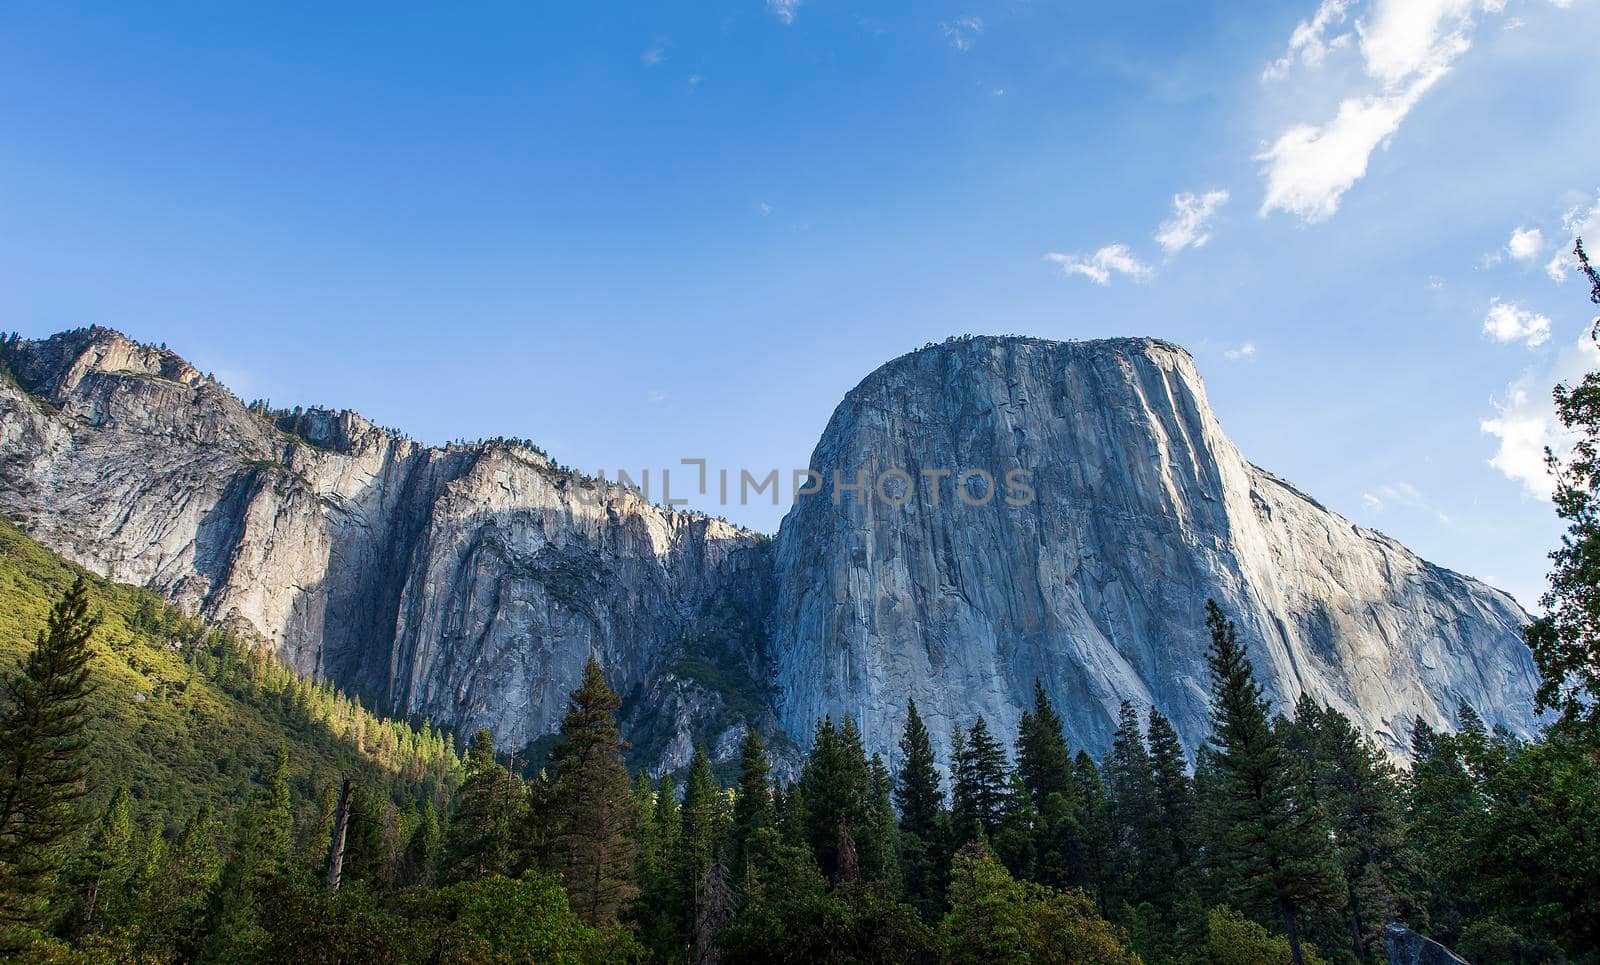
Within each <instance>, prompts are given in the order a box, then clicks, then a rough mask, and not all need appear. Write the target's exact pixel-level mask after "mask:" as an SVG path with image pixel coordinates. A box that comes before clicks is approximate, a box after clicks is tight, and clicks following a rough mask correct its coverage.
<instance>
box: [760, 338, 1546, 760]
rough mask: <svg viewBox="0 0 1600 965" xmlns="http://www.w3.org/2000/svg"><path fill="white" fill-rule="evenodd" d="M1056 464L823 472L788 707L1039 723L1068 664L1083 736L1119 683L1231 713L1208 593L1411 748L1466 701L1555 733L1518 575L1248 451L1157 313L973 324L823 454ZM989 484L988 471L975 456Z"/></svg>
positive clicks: (1076, 733) (1292, 672)
mask: <svg viewBox="0 0 1600 965" xmlns="http://www.w3.org/2000/svg"><path fill="white" fill-rule="evenodd" d="M891 466H893V467H902V468H904V469H906V470H908V471H909V473H910V474H911V475H912V476H913V477H915V478H921V472H922V470H924V469H942V470H950V471H951V472H952V473H953V474H954V473H959V472H961V471H963V470H967V469H983V470H986V471H989V472H991V473H992V474H993V475H994V476H995V477H996V479H1000V478H1001V477H1002V476H1003V474H1004V473H1005V472H1006V471H1007V470H1009V469H1012V468H1017V467H1020V468H1023V469H1025V470H1028V471H1029V472H1031V474H1032V476H1031V485H1032V487H1033V489H1034V490H1035V492H1036V498H1035V499H1033V500H1032V501H1031V502H1029V503H1028V504H1026V505H1018V506H1013V505H1007V504H1006V501H1005V500H1004V499H1003V498H995V499H994V500H992V501H991V502H990V503H989V504H988V505H984V506H970V505H965V504H963V503H962V502H961V501H960V500H958V499H956V498H955V494H954V482H953V480H954V475H952V476H951V477H950V478H949V479H947V480H945V482H944V487H943V491H942V501H940V502H939V503H938V505H935V504H934V499H935V495H936V494H935V492H934V489H933V487H931V486H918V487H916V489H915V493H914V498H913V500H912V501H911V502H910V503H908V504H907V505H906V506H904V507H899V508H897V507H895V506H892V505H889V504H888V503H886V502H884V501H882V500H873V501H872V502H871V503H870V504H869V503H865V502H863V501H862V500H859V499H851V498H849V497H848V496H846V497H845V498H844V499H842V500H841V504H840V505H834V503H833V502H832V501H831V500H828V499H820V498H819V499H811V500H802V501H801V502H800V503H799V504H798V505H797V506H796V508H795V509H794V511H792V512H791V513H790V514H789V516H788V517H786V518H785V520H784V523H783V528H782V532H781V533H780V535H779V538H778V547H779V548H778V556H777V562H776V579H777V583H778V598H777V603H776V609H775V618H774V622H773V625H774V627H775V634H774V638H773V642H772V647H773V652H774V654H775V655H776V661H777V679H778V683H779V686H780V689H781V692H782V694H783V696H782V698H781V701H780V703H781V707H782V716H783V720H784V723H785V725H786V726H787V727H788V728H789V729H790V730H792V731H799V730H801V729H803V728H804V727H806V726H807V725H808V722H810V721H812V720H814V719H816V718H817V717H819V716H821V715H823V714H834V715H838V714H842V713H849V714H852V715H854V716H856V717H857V718H858V719H860V720H861V721H862V723H863V728H864V730H865V733H866V735H867V738H868V742H869V744H870V745H872V746H873V747H874V748H876V749H879V750H888V749H889V748H892V747H893V745H894V742H895V741H896V740H897V739H898V736H899V722H900V720H901V717H902V715H903V713H904V706H905V701H906V698H907V697H908V696H909V697H914V698H915V699H916V701H917V705H918V708H919V709H920V710H921V712H922V714H923V716H924V717H926V718H928V719H929V720H930V727H931V728H932V729H933V731H934V733H935V734H936V735H938V737H939V738H940V739H941V740H943V739H944V738H945V736H946V735H948V733H949V728H950V726H951V725H952V724H954V723H956V722H957V721H964V722H970V720H971V718H972V715H973V714H975V713H982V714H984V715H985V716H987V717H988V718H989V722H990V724H991V726H998V728H999V729H1000V730H1001V731H1002V732H1007V733H1010V732H1014V730H1015V727H1016V725H1017V722H1018V718H1019V716H1020V714H1021V712H1022V711H1023V710H1024V709H1026V708H1027V707H1030V706H1031V705H1032V700H1033V682H1034V679H1035V678H1038V679H1040V680H1042V681H1043V683H1044V685H1045V688H1046V690H1047V691H1048V692H1049V693H1050V695H1051V697H1052V698H1053V699H1054V701H1055V704H1056V706H1057V707H1058V708H1059V709H1060V710H1061V712H1062V714H1063V716H1064V718H1065V721H1066V726H1067V728H1068V730H1069V735H1068V736H1069V737H1070V738H1071V739H1072V741H1073V743H1074V744H1075V745H1076V746H1080V747H1089V748H1105V747H1107V746H1109V743H1110V736H1111V732H1112V730H1114V729H1115V726H1116V717H1117V706H1118V704H1119V702H1120V701H1121V700H1123V699H1129V700H1132V701H1134V702H1135V703H1136V704H1138V705H1141V706H1151V705H1154V706H1158V707H1160V708H1161V709H1162V711H1163V712H1164V713H1166V714H1167V715H1168V716H1170V717H1171V718H1172V719H1173V722H1174V724H1175V726H1176V727H1177V729H1178V731H1179V733H1180V735H1181V736H1182V737H1183V739H1184V742H1185V743H1186V744H1187V745H1188V746H1189V747H1191V748H1193V747H1195V746H1197V745H1198V743H1199V742H1200V741H1202V740H1203V739H1204V737H1205V735H1206V734H1207V732H1208V719H1207V707H1206V702H1207V690H1208V686H1209V684H1208V680H1207V675H1206V666H1205V660H1204V657H1205V652H1206V645H1207V641H1206V638H1205V635H1204V626H1203V611H1204V605H1205V601H1206V599H1207V598H1215V599H1217V600H1218V602H1219V603H1221V604H1222V606H1223V607H1224V609H1225V610H1227V611H1228V612H1229V613H1230V614H1231V615H1233V616H1234V618H1235V619H1236V620H1237V621H1238V623H1239V625H1240V629H1241V632H1242V633H1243V634H1244V636H1245V638H1246V640H1248V641H1249V645H1250V648H1251V656H1252V658H1253V660H1254V662H1255V665H1256V669H1257V673H1258V675H1259V676H1260V677H1261V678H1262V680H1263V682H1264V684H1265V685H1266V687H1267V690H1268V694H1269V696H1270V697H1272V698H1273V699H1274V700H1275V701H1276V702H1277V703H1278V704H1279V706H1283V707H1286V706H1287V705H1290V704H1292V703H1293V701H1294V700H1295V699H1296V698H1297V697H1298V696H1299V695H1300V694H1301V693H1305V692H1308V693H1310V694H1311V695H1312V696H1314V697H1316V698H1317V699H1318V700H1320V701H1324V702H1327V703H1331V704H1332V705H1334V706H1336V707H1338V708H1339V709H1341V710H1343V711H1344V712H1346V713H1347V714H1349V715H1350V716H1351V717H1352V718H1353V719H1355V720H1356V721H1358V722H1360V723H1361V724H1362V725H1363V726H1364V727H1365V729H1366V730H1367V731H1368V732H1369V733H1372V734H1374V735H1376V736H1377V737H1379V738H1380V739H1381V740H1383V741H1384V742H1385V743H1386V744H1387V745H1388V746H1389V747H1391V748H1393V749H1394V750H1396V751H1397V752H1404V749H1405V746H1406V741H1407V740H1408V738H1409V734H1410V728H1411V721H1412V718H1413V715H1416V714H1421V715H1422V717H1423V718H1424V719H1426V720H1428V721H1429V722H1430V723H1432V724H1434V725H1436V726H1443V727H1444V728H1445V729H1453V727H1454V724H1455V711H1456V707H1457V704H1458V703H1459V702H1461V701H1466V702H1468V703H1470V704H1472V705H1473V706H1475V707H1476V708H1477V709H1478V710H1479V711H1480V712H1482V713H1483V714H1484V715H1485V716H1486V717H1487V718H1489V719H1490V720H1491V722H1492V723H1498V724H1502V725H1504V726H1506V727H1508V728H1509V729H1511V730H1512V731H1513V732H1516V733H1528V732H1529V731H1530V729H1531V728H1532V726H1533V721H1532V719H1531V716H1530V711H1531V694H1532V686H1533V665H1532V661H1531V659H1530V658H1529V655H1528V652H1527V649H1526V648H1525V647H1524V646H1523V644H1522V642H1521V638H1520V635H1519V633H1518V630H1519V628H1520V627H1521V625H1522V624H1523V623H1524V622H1525V620H1526V616H1525V614H1524V613H1523V612H1522V610H1521V609H1520V608H1519V607H1518V606H1517V605H1516V603H1515V602H1514V601H1513V600H1512V599H1511V598H1510V597H1509V596H1507V595H1506V594H1504V593H1502V592H1500V591H1498V590H1494V589H1492V588H1490V587H1488V586H1485V585H1484V584H1482V583H1478V582H1477V581H1474V580H1470V579H1468V578H1466V577H1462V576H1459V575H1458V574H1455V573H1451V572H1449V571H1447V570H1443V569H1441V568H1439V567H1435V566H1433V565H1431V564H1429V563H1427V562H1425V561H1423V560H1421V559H1419V558H1418V557H1417V556H1415V555H1414V554H1412V553H1410V552H1409V551H1407V550H1406V549H1405V548H1404V547H1402V546H1400V545H1399V544H1398V543H1395V542H1394V541H1393V540H1390V539H1388V538H1386V537H1384V536H1382V535H1380V534H1378V533H1375V532H1373V531H1371V530H1366V529H1362V528H1360V527H1357V526H1354V525H1352V524H1350V523H1349V522H1348V521H1347V520H1344V519H1343V518H1341V517H1339V516H1337V515H1336V514H1334V513H1331V512H1329V511H1328V510H1326V509H1324V508H1323V507H1322V506H1320V505H1319V504H1317V503H1316V502H1314V501H1313V500H1311V499H1309V498H1308V497H1306V496H1304V495H1303V494H1301V493H1300V492H1298V491H1296V490H1295V489H1294V488H1292V487H1291V486H1289V485H1288V484H1287V483H1285V482H1283V481H1282V480H1280V479H1278V478H1276V477H1274V476H1272V475H1271V474H1270V473H1267V472H1265V471H1263V470H1261V469H1258V468H1256V467H1255V466H1252V465H1250V464H1249V463H1247V462H1246V461H1245V460H1244V459H1243V457H1242V456H1240V454H1239V453H1238V451H1237V450H1236V449H1235V448H1234V446H1233V444H1232V443H1231V442H1230V441H1229V440H1228V438H1227V437H1226V436H1225V435H1224V434H1223V432H1222V429H1221V427H1220V425H1219V424H1218V423H1217V420H1216V417H1215V415H1214V414H1213V413H1212V412H1211V409H1210V406H1209V405H1208V404H1207V402H1206V397H1205V390H1204V387H1203V385H1202V383H1201V380H1200V377H1199V375H1198V373H1197V372H1196V371H1195V367H1194V360H1193V359H1192V358H1191V357H1190V356H1189V355H1188V353H1186V352H1184V351H1183V350H1182V349H1180V348H1178V347H1176V346H1173V345H1170V344H1167V343H1164V342H1159V341H1155V340H1151V339H1117V340H1108V341H1095V342H1081V343H1061V342H1048V341H1043V340H1038V339H1021V338H972V339H956V340H951V341H948V342H946V343H945V344H943V345H939V346H935V347H930V348H928V349H925V350H923V351H920V352H915V353H912V354H910V355H908V356H905V357H903V358H901V359H899V360H896V361H895V362H893V363H890V364H889V365H886V366H884V367H883V368H881V369H879V370H878V371H877V372H875V373H873V374H872V375H871V376H869V377H868V378H867V379H865V380H864V381H863V382H862V383H861V384H860V385H859V386H858V387H857V388H856V389H854V390H853V391H852V392H850V393H849V395H848V396H847V397H846V398H845V400H844V401H843V402H842V403H841V404H840V405H839V407H838V409H837V410H836V411H835V413H834V415H833V418H832V420H831V421H830V423H829V425H828V427H827V430H826V431H825V432H824V433H823V436H822V440H821V442H820V443H819V444H818V446H817V449H816V452H815V454H814V455H813V457H812V461H811V468H812V469H813V470H815V471H817V472H819V473H821V474H822V475H823V476H824V477H826V478H832V477H833V474H834V473H835V472H838V473H840V474H841V475H842V477H843V478H845V479H852V478H855V476H856V475H857V473H858V472H859V471H861V470H863V469H867V470H868V471H869V474H876V473H877V472H881V471H882V470H883V469H884V468H885V467H891ZM973 486H974V489H975V492H974V495H977V494H978V492H981V483H974V484H973Z"/></svg>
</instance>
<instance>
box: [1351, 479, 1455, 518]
mask: <svg viewBox="0 0 1600 965" xmlns="http://www.w3.org/2000/svg"><path fill="white" fill-rule="evenodd" d="M1361 502H1362V505H1364V506H1366V508H1367V509H1368V510H1370V511H1371V512H1374V513H1382V512H1383V511H1385V510H1387V509H1390V508H1391V507H1400V508H1402V509H1411V510H1420V511H1422V512H1425V513H1427V514H1428V515H1430V516H1432V517H1433V518H1435V519H1437V520H1438V521H1439V522H1441V523H1446V524H1448V523H1449V522H1450V516H1449V515H1448V514H1447V513H1445V512H1444V511H1442V510H1441V509H1439V508H1438V507H1437V506H1435V505H1434V504H1433V501H1432V500H1430V499H1429V498H1428V497H1427V496H1424V495H1423V493H1422V490H1420V489H1418V488H1417V487H1416V486H1413V485H1412V484H1411V483H1408V482H1395V483H1385V484H1384V485H1382V486H1378V487H1376V488H1374V489H1369V490H1367V491H1366V492H1364V493H1362V494H1361Z"/></svg>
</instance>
